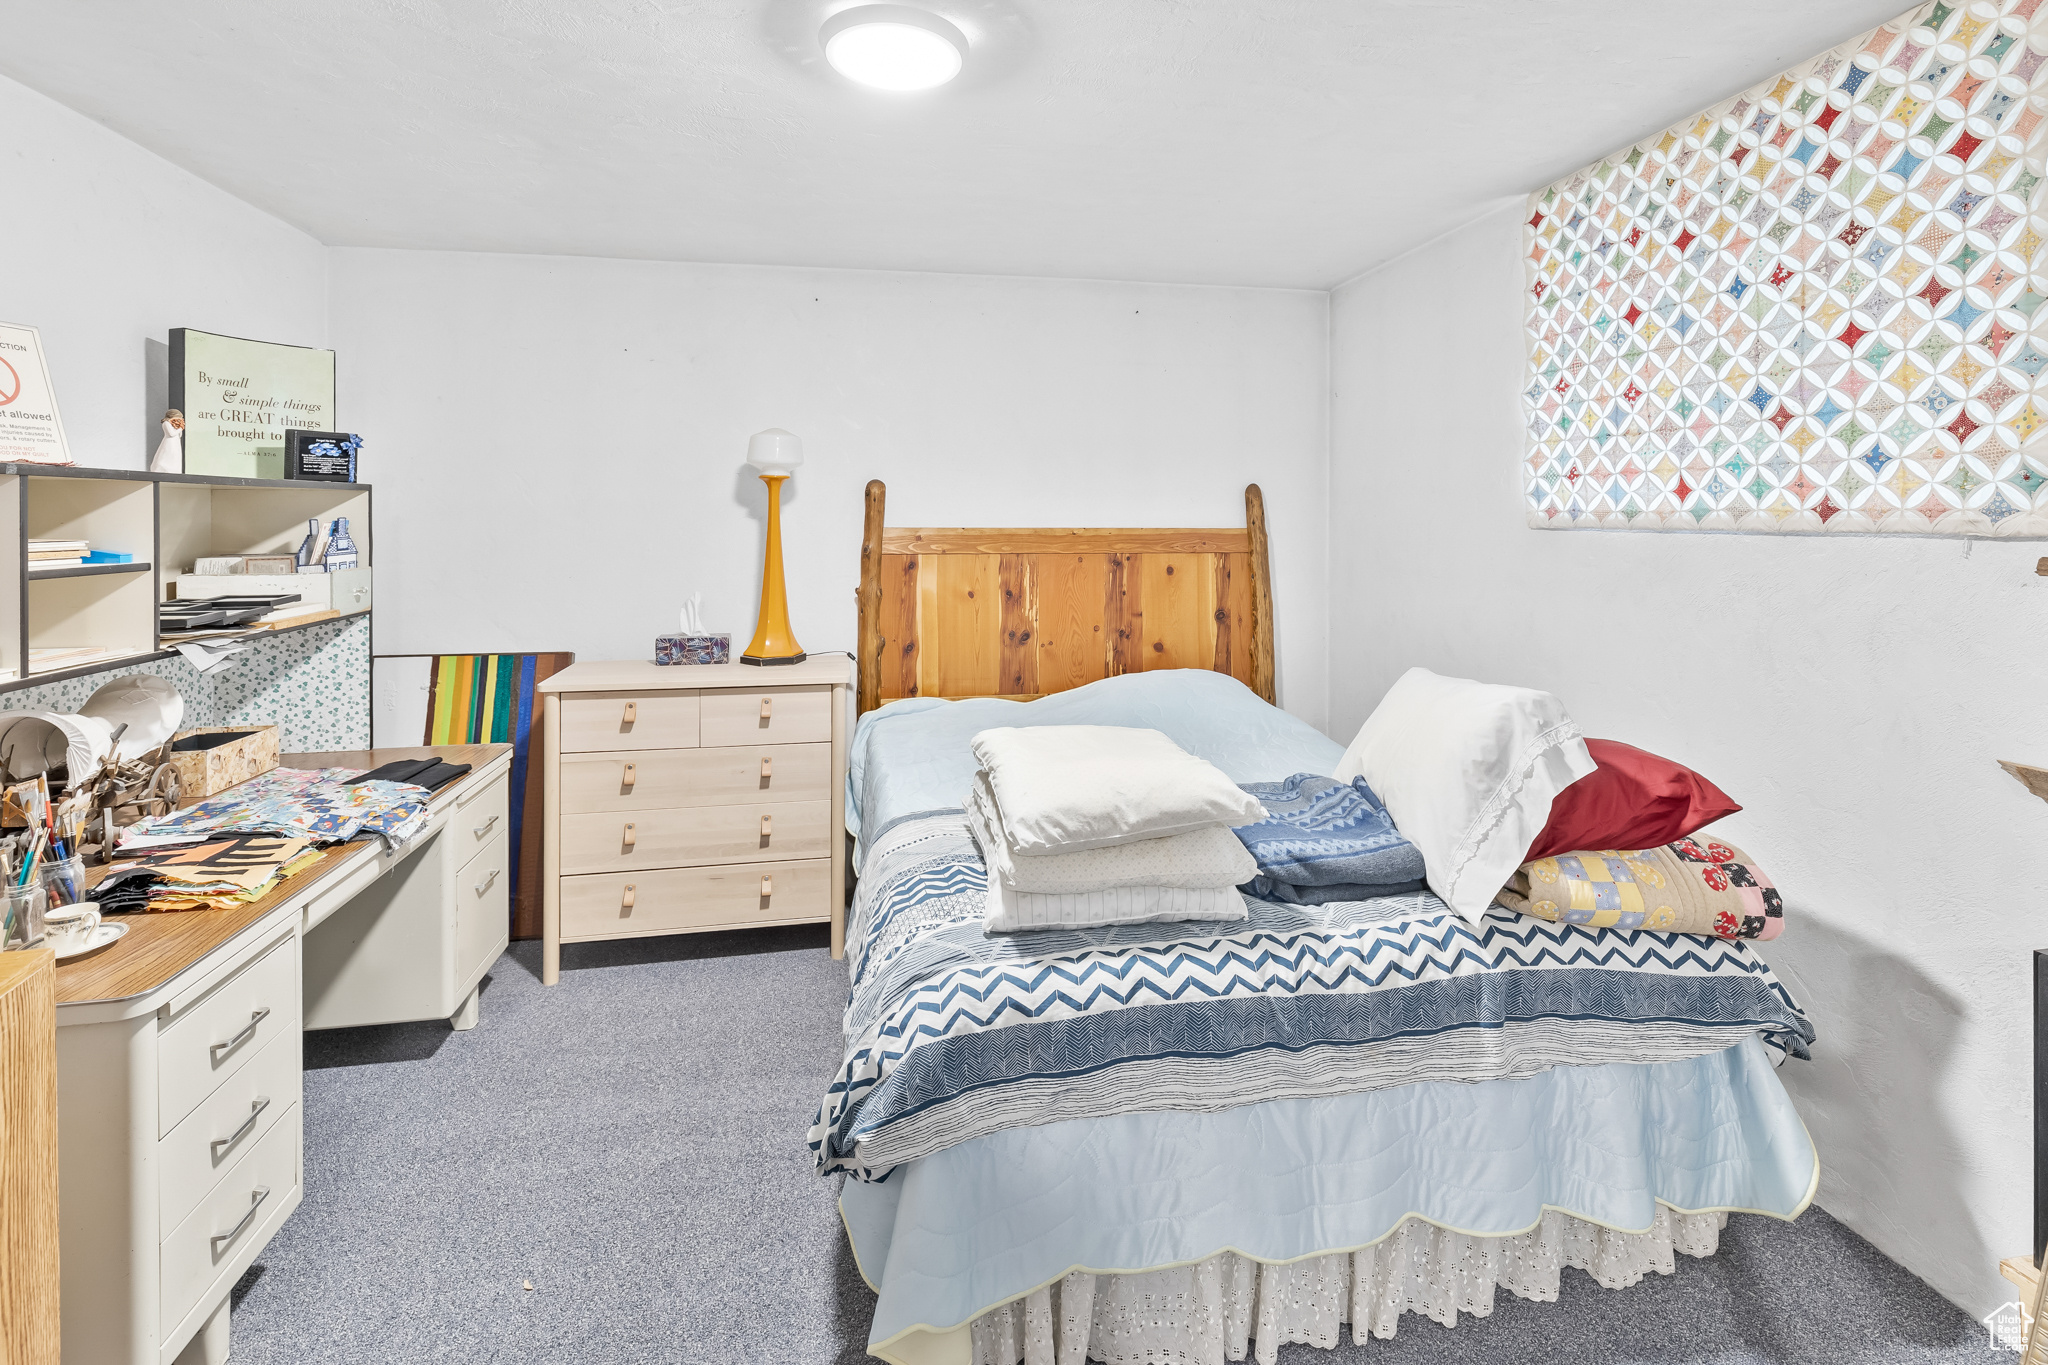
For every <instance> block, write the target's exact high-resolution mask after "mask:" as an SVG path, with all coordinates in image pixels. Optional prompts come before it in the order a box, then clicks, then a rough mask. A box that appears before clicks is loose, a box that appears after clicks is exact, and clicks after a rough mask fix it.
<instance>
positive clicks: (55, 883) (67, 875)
mask: <svg viewBox="0 0 2048 1365" xmlns="http://www.w3.org/2000/svg"><path fill="white" fill-rule="evenodd" d="M43 894H44V896H45V897H46V898H47V899H46V900H45V902H44V903H45V904H46V905H76V904H78V903H79V902H80V901H82V900H84V899H85V898H86V887H85V859H83V858H81V857H78V856H77V855H76V854H74V855H72V856H71V857H69V858H51V859H48V860H46V861H45V862H44V863H43Z"/></svg>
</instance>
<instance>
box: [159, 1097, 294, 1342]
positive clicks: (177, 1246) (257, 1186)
mask: <svg viewBox="0 0 2048 1365" xmlns="http://www.w3.org/2000/svg"><path fill="white" fill-rule="evenodd" d="M301 1113H302V1111H301V1109H300V1108H299V1106H298V1105H296V1104H295V1105H293V1106H292V1107H291V1108H289V1109H287V1110H286V1111H285V1112H284V1113H282V1114H280V1115H278V1119H277V1122H276V1123H274V1124H272V1125H271V1127H270V1131H269V1132H267V1133H265V1134H264V1135H263V1136H262V1137H261V1138H260V1139H258V1140H257V1142H256V1144H255V1145H254V1146H252V1147H250V1148H249V1149H248V1150H247V1151H246V1152H244V1153H243V1154H242V1159H241V1160H240V1161H237V1162H235V1163H234V1164H233V1165H231V1166H230V1167H229V1168H228V1170H227V1173H226V1174H225V1175H223V1176H222V1177H221V1178H220V1182H219V1183H218V1184H216V1185H215V1186H214V1187H213V1190H212V1192H211V1193H209V1194H208V1195H207V1196H206V1197H205V1198H204V1199H202V1200H200V1201H199V1206H198V1207H197V1208H195V1209H193V1210H192V1212H191V1213H189V1214H187V1215H185V1221H183V1222H182V1223H179V1224H178V1225H177V1226H176V1227H174V1228H172V1229H171V1231H169V1232H167V1233H165V1234H164V1237H163V1242H162V1246H161V1248H160V1250H159V1255H160V1256H161V1259H162V1270H161V1276H162V1280H161V1283H162V1289H163V1293H162V1299H161V1308H160V1311H159V1316H158V1320H159V1321H160V1322H162V1323H164V1324H165V1325H166V1326H167V1327H168V1326H171V1325H175V1324H176V1323H178V1322H180V1321H182V1320H183V1319H184V1317H185V1315H186V1314H188V1313H190V1312H191V1311H192V1310H193V1309H194V1308H197V1307H198V1306H199V1305H200V1304H201V1303H202V1302H205V1301H206V1294H207V1291H208V1290H209V1289H211V1288H212V1287H213V1286H215V1285H217V1284H220V1283H221V1282H222V1281H223V1280H225V1281H226V1283H227V1284H228V1285H229V1286H232V1285H233V1284H234V1281H235V1278H236V1277H238V1276H239V1275H240V1274H241V1273H242V1271H244V1270H246V1269H248V1267H249V1263H250V1262H251V1261H253V1260H255V1259H256V1253H257V1252H258V1251H259V1250H261V1249H262V1246H263V1244H264V1243H265V1242H266V1241H268V1240H270V1236H271V1234H272V1233H274V1232H276V1231H277V1228H278V1225H279V1224H280V1223H282V1222H283V1221H284V1218H285V1215H286V1214H288V1213H290V1212H291V1210H292V1207H293V1205H294V1203H295V1199H294V1196H295V1195H296V1194H297V1193H298V1189H299V1150H300V1149H299V1124H300V1115H301ZM245 1220H246V1221H245Z"/></svg>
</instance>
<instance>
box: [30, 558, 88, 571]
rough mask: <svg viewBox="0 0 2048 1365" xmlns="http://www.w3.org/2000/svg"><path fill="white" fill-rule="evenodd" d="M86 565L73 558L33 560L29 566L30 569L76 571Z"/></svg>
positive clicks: (82, 561) (79, 559)
mask: <svg viewBox="0 0 2048 1365" xmlns="http://www.w3.org/2000/svg"><path fill="white" fill-rule="evenodd" d="M84 563H85V561H84V560H83V559H81V558H79V557H77V556H73V557H72V558H70V559H31V560H30V561H29V562H28V566H29V568H30V569H75V568H78V567H79V566H80V565H82V564H84Z"/></svg>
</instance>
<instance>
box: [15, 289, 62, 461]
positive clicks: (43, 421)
mask: <svg viewBox="0 0 2048 1365" xmlns="http://www.w3.org/2000/svg"><path fill="white" fill-rule="evenodd" d="M0 460H12V461H16V462H19V463H22V464H70V463H71V448H70V447H69V446H67V445H66V444H65V443H64V422H63V420H62V419H61V418H59V417H58V415H57V395H56V394H55V393H54V392H52V391H51V389H50V371H49V368H48V367H47V366H46V365H44V363H43V340H42V336H41V334H39V333H38V332H37V331H36V329H35V328H33V327H24V326H22V325H21V324H19V323H13V322H0Z"/></svg>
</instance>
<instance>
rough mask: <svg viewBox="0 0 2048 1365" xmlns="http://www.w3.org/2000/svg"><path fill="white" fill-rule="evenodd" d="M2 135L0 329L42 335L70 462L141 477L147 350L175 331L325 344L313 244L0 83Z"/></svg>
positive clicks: (80, 118)
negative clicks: (25, 328)
mask: <svg viewBox="0 0 2048 1365" xmlns="http://www.w3.org/2000/svg"><path fill="white" fill-rule="evenodd" d="M0 127H4V128H6V129H7V137H6V140H5V144H4V150H0V184H5V186H6V191H5V203H6V206H5V209H4V211H0V261H4V262H5V263H6V265H5V271H4V274H0V318H4V319H5V320H6V321H8V322H20V323H27V324H28V325H30V326H32V327H36V328H39V329H40V330H41V332H42V337H43V351H44V354H45V355H46V356H47V358H48V360H49V365H50V379H51V383H52V384H53V385H54V386H55V388H56V392H57V404H58V410H59V411H60V412H61V413H62V414H63V418H64V429H65V435H66V437H67V438H68V439H69V441H70V444H71V454H72V458H73V459H74V460H76V461H77V462H78V463H79V464H82V465H97V466H99V467H101V468H109V469H136V468H141V467H142V466H143V465H144V464H145V463H147V460H148V457H149V452H150V450H151V449H153V448H154V445H155V437H156V435H157V433H158V431H159V426H158V424H159V422H160V421H161V419H162V417H163V411H162V401H163V400H162V391H161V389H160V388H159V389H158V390H157V392H156V396H155V399H154V402H153V403H152V401H151V396H150V391H149V389H148V387H147V384H146V380H145V352H144V345H145V343H146V342H154V343H156V344H157V345H158V346H162V344H163V343H164V342H166V341H167V339H168V337H169V333H170V329H171V328H173V327H198V328H201V329H204V330H206V331H212V332H224V333H227V334H229V335H231V336H245V337H255V338H257V339H259V340H263V341H284V342H292V343H296V344H299V345H315V346H317V345H322V344H324V343H325V341H326V339H327V251H326V248H324V247H323V246H321V245H320V243H318V242H316V241H315V240H313V238H311V237H309V236H307V235H306V234H305V233H303V232H300V231H299V230H298V229H296V228H293V227H289V226H287V225H285V224H284V223H282V222H280V221H278V220H277V219H275V218H272V217H271V216H270V215H268V214H266V213H263V212H262V211H260V210H258V209H254V208H251V207H250V206H249V205H247V204H245V203H243V202H242V201H241V200H239V199H236V198H234V197H233V196H231V195H229V194H227V193H225V192H223V191H221V190H218V189H215V188H214V187H213V186H211V185H209V184H207V183H206V182H205V181H203V180H200V179H199V178H198V177H196V176H194V175H192V174H191V173H190V172H188V171H184V170H180V169H179V168H178V167H176V166H173V165H172V164H171V163H170V162H168V161H165V160H163V159H162V158H160V157H158V156H156V155H155V154H154V153H151V152H146V151H144V150H143V149H142V148H140V147H138V146H136V145H135V144H134V143H132V142H129V141H128V140H126V139H125V138H122V137H120V136H119V135H117V134H115V133H112V132H109V131H108V130H107V129H105V128H103V127H101V126H100V125H99V124H97V123H94V122H93V121H92V120H91V119H88V118H86V117H85V116H84V115H82V114H77V113H74V112H72V111H71V110H69V109H67V108H65V107H64V106H62V105H60V104H57V103H56V102H54V101H52V100H50V99H47V98H45V97H44V96H42V95H39V94H37V93H35V92H34V91H32V90H30V89H28V88H27V87H26V86H23V85H19V84H17V83H16V82H14V81H11V80H7V79H5V78H0ZM159 357H160V358H159V360H158V362H157V363H158V365H159V366H161V365H162V364H163V359H162V358H161V357H162V353H161V352H159ZM157 383H158V384H159V385H161V383H162V376H161V374H159V375H158V377H157Z"/></svg>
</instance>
